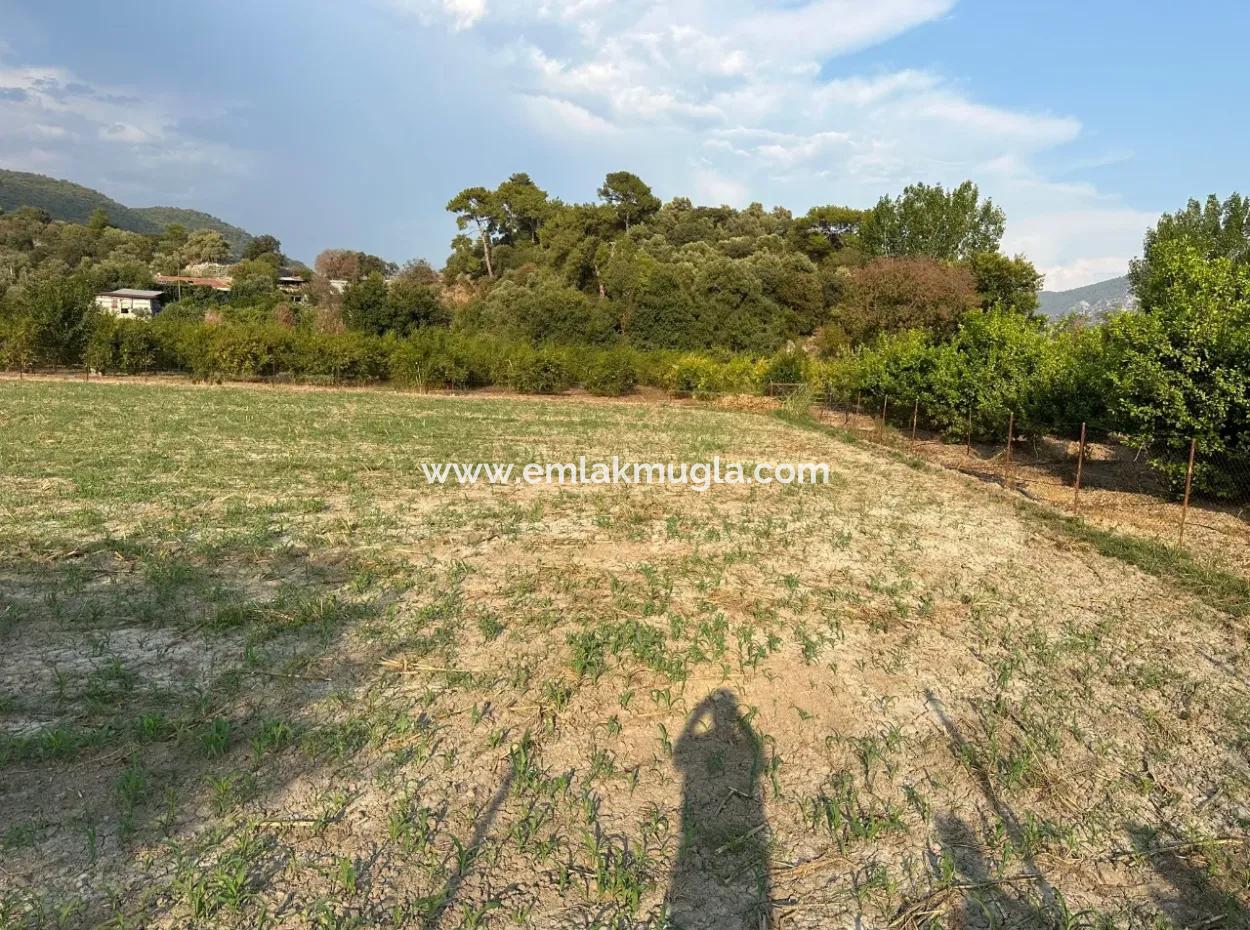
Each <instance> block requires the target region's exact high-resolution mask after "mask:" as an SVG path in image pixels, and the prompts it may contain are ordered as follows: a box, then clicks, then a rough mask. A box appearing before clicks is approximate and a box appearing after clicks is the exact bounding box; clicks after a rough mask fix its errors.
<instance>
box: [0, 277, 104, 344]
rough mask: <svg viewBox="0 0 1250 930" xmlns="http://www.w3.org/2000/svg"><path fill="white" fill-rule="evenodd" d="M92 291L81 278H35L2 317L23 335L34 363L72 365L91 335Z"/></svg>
mask: <svg viewBox="0 0 1250 930" xmlns="http://www.w3.org/2000/svg"><path fill="white" fill-rule="evenodd" d="M92 292H93V289H92V287H91V284H90V282H89V281H88V280H87V279H86V278H85V277H83V276H82V275H70V276H60V275H58V276H55V277H50V278H40V279H36V280H33V281H31V282H30V283H28V284H26V285H25V286H23V287H22V288H20V289H19V290H18V291H17V292H16V293H15V294H13V295H12V296H11V298H10V300H9V302H8V305H7V306H6V308H5V310H4V312H3V316H4V317H6V318H8V320H9V324H10V326H11V327H12V328H13V331H14V332H16V333H21V334H23V340H25V342H24V344H25V345H27V346H28V348H29V352H30V354H31V356H32V361H34V362H35V363H38V364H46V365H72V364H75V363H77V362H78V360H79V358H80V357H81V354H82V349H83V346H84V345H85V343H86V339H87V336H88V335H89V333H90V328H91V320H92V317H93V315H94V303H93V301H92Z"/></svg>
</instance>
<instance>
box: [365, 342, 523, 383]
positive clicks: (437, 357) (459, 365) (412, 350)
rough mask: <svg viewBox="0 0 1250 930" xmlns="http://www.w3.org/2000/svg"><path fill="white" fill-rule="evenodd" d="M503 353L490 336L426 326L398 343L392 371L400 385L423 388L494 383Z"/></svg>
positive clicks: (391, 365)
mask: <svg viewBox="0 0 1250 930" xmlns="http://www.w3.org/2000/svg"><path fill="white" fill-rule="evenodd" d="M502 352H503V347H502V345H501V344H500V343H498V342H497V341H496V340H492V339H489V338H487V337H481V336H468V335H464V334H460V333H450V332H447V331H446V330H442V329H424V330H419V331H417V332H416V333H414V334H413V335H412V336H410V337H409V338H408V339H405V340H403V341H402V342H398V343H395V345H394V346H393V348H392V349H391V354H390V364H389V372H390V376H391V378H392V379H394V381H395V382H396V383H397V384H400V385H406V386H409V387H418V388H421V389H422V390H429V389H430V388H466V387H482V386H485V385H488V384H494V383H495V381H496V375H497V372H496V369H497V368H499V366H500V356H501V354H502Z"/></svg>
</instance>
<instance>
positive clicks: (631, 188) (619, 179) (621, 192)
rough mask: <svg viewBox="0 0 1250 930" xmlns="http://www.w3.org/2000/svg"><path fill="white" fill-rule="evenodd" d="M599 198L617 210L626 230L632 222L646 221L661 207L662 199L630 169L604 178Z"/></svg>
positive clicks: (617, 215) (627, 230) (618, 219)
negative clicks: (630, 171)
mask: <svg viewBox="0 0 1250 930" xmlns="http://www.w3.org/2000/svg"><path fill="white" fill-rule="evenodd" d="M599 199H600V200H602V201H603V202H604V203H606V204H607V205H608V206H609V207H611V208H612V209H613V211H615V213H616V217H617V221H618V222H620V223H621V224H622V225H623V226H624V228H625V231H626V232H629V227H630V224H631V223H643V222H646V220H647V218H648V217H649V216H651V215H652V214H654V213H656V212H657V211H658V210H659V209H660V199H659V198H658V197H656V196H655V195H654V194H652V193H651V188H650V187H648V186H647V185H646V184H645V183H644V182H643V180H642V178H640V177H638V175H636V174H630V173H629V172H628V171H613V172H612V173H610V174H609V175H608V176H607V177H606V178H604V179H603V186H602V187H600V188H599Z"/></svg>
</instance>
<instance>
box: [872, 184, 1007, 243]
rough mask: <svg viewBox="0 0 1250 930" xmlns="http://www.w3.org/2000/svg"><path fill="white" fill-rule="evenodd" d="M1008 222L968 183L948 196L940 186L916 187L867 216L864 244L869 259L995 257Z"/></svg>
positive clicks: (885, 200)
mask: <svg viewBox="0 0 1250 930" xmlns="http://www.w3.org/2000/svg"><path fill="white" fill-rule="evenodd" d="M1005 226H1006V218H1005V217H1004V215H1003V211H1002V210H1000V209H998V207H996V206H994V202H993V201H992V200H989V199H986V200H984V201H982V200H981V195H980V192H979V191H978V190H977V186H976V185H975V184H973V183H972V182H971V181H964V183H962V184H960V185H959V186H958V187H956V188H955V189H954V190H951V191H947V190H946V189H945V188H944V187H942V185H941V184H934V185H928V184H912V185H910V186H909V187H907V188H904V190H903V193H902V194H900V195H899V196H898V198H897V199H896V198H893V197H888V196H887V197H882V198H881V199H880V200H879V201H877V205H876V206H875V207H873V208H872V210H870V211H868V214H867V216H866V217H865V218H864V222H863V225H862V226H861V228H860V241H861V243H862V245H863V246H864V249H865V250H866V251H867V252H868V253H869V254H871V255H879V256H889V257H892V258H900V257H910V256H924V257H927V258H936V259H939V260H941V261H948V262H949V261H961V260H964V259H967V258H970V257H971V256H973V255H976V254H977V253H978V252H997V251H998V245H999V243H1000V242H1001V241H1002V238H1003V230H1004V228H1005Z"/></svg>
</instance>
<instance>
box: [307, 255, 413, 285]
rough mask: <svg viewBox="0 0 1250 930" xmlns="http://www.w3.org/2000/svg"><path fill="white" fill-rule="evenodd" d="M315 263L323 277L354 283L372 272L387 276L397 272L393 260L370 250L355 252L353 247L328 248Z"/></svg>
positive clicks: (318, 272)
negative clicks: (381, 256)
mask: <svg viewBox="0 0 1250 930" xmlns="http://www.w3.org/2000/svg"><path fill="white" fill-rule="evenodd" d="M313 265H314V267H315V268H316V269H317V274H319V275H321V276H322V277H323V278H329V279H331V280H342V281H348V282H353V283H354V282H356V281H360V280H361V279H363V278H366V277H368V276H369V275H371V274H378V275H381V276H382V277H384V278H385V277H386V276H387V275H390V274H394V272H395V265H394V263H393V262H388V261H386V259H383V258H379V257H378V256H376V255H370V254H369V253H368V252H354V251H352V250H351V249H326V250H324V251H323V252H321V254H319V255H318V256H317V259H316V261H315V262H313Z"/></svg>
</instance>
